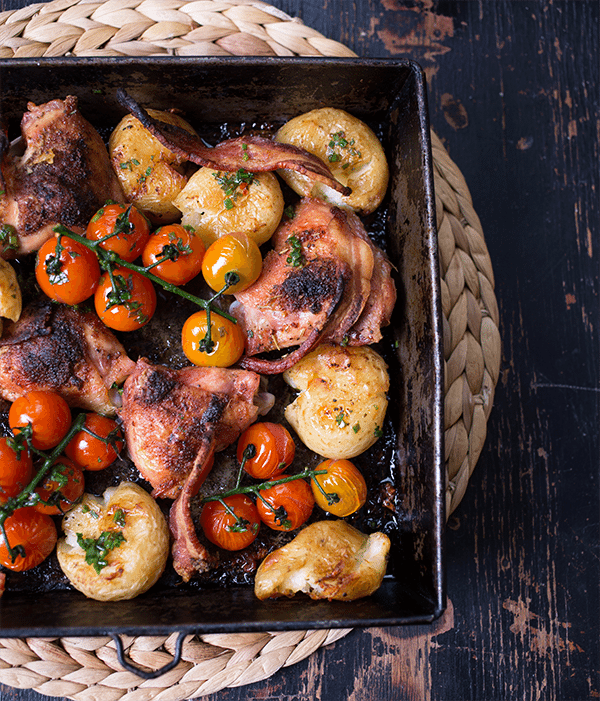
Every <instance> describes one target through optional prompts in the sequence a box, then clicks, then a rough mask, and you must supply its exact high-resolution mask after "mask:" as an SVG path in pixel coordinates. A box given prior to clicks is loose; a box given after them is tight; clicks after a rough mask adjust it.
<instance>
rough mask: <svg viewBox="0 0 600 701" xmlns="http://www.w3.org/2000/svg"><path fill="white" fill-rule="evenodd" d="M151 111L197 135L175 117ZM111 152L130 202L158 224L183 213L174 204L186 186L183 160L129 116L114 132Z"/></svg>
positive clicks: (111, 157)
mask: <svg viewBox="0 0 600 701" xmlns="http://www.w3.org/2000/svg"><path fill="white" fill-rule="evenodd" d="M148 112H149V114H151V116H152V117H154V118H156V119H159V120H160V121H163V122H167V123H170V124H175V125H177V126H180V127H182V128H183V129H186V130H187V131H189V132H191V133H192V134H193V133H195V132H194V130H193V129H192V127H191V126H190V125H189V124H188V123H187V122H186V121H185V120H184V119H182V118H181V117H179V116H178V115H176V114H173V113H171V112H161V111H159V110H148ZM108 150H109V154H110V160H111V163H112V167H113V169H114V171H115V173H116V174H117V177H118V178H119V181H120V183H121V187H122V188H123V192H124V193H125V197H126V198H127V201H128V202H132V203H133V204H135V205H136V207H138V208H139V209H141V210H142V211H143V212H144V214H146V216H147V217H148V218H149V219H150V220H151V221H153V222H154V223H155V224H169V223H171V222H174V221H176V220H177V219H178V218H179V216H180V212H179V210H178V209H177V208H176V207H175V206H174V205H173V204H172V202H173V200H174V199H175V198H176V197H177V195H178V194H179V193H180V192H181V190H182V189H183V188H184V186H185V184H186V183H187V175H186V174H185V170H184V164H183V163H182V161H181V160H180V159H179V158H178V157H177V156H176V155H175V154H174V153H173V152H172V151H170V150H169V149H168V148H166V147H165V146H163V145H162V144H161V143H160V142H159V141H158V139H156V138H155V137H154V136H152V134H150V132H149V131H148V130H147V129H145V128H144V127H143V126H142V125H141V123H140V122H139V121H138V120H137V119H136V118H135V117H133V116H132V115H130V114H129V115H127V116H125V117H123V119H122V120H121V121H120V122H119V124H117V126H116V127H115V129H114V130H113V132H112V134H111V135H110V139H109V142H108Z"/></svg>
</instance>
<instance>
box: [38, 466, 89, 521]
mask: <svg viewBox="0 0 600 701" xmlns="http://www.w3.org/2000/svg"><path fill="white" fill-rule="evenodd" d="M84 487H85V484H84V479H83V470H82V469H81V468H80V467H79V465H76V464H75V463H74V462H72V461H71V460H69V459H68V458H64V457H61V458H58V460H57V461H56V462H55V464H54V465H53V466H52V467H51V468H50V470H49V471H48V473H47V475H46V477H45V478H44V479H43V480H42V482H41V484H40V486H38V487H37V488H36V490H35V491H36V493H37V494H38V495H39V497H40V499H41V500H42V501H41V502H38V503H37V504H35V505H34V507H33V508H34V509H35V510H36V511H39V512H40V513H41V514H48V515H49V516H58V514H64V513H66V512H67V511H68V510H69V509H71V508H72V507H73V505H74V504H75V502H76V501H77V500H78V499H79V498H80V497H81V495H82V494H83V489H84ZM42 502H45V503H42Z"/></svg>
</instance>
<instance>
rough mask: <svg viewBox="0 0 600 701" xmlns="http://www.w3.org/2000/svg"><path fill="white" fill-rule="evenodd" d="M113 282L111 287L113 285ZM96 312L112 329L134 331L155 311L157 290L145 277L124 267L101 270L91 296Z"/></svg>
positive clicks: (148, 319) (145, 322)
mask: <svg viewBox="0 0 600 701" xmlns="http://www.w3.org/2000/svg"><path fill="white" fill-rule="evenodd" d="M113 281H114V286H113ZM94 305H95V307H96V313H97V314H98V316H99V317H100V319H102V321H103V322H104V323H105V324H106V325H107V326H108V327H109V328H111V329H115V331H135V330H136V329H139V328H141V327H142V326H144V324H147V323H148V322H149V321H150V319H151V318H152V315H153V314H154V312H155V311H156V290H155V289H154V285H153V284H152V282H151V281H150V280H148V278H146V277H144V276H143V275H140V273H136V272H135V271H133V270H128V269H127V268H123V267H117V268H115V269H114V270H113V273H112V280H111V276H110V275H109V273H108V272H105V273H103V275H102V277H101V278H100V284H99V285H98V289H97V290H96V294H95V296H94Z"/></svg>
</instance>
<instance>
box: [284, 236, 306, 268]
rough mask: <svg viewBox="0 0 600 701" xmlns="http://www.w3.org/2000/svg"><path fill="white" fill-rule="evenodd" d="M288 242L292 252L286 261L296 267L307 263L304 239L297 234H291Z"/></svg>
mask: <svg viewBox="0 0 600 701" xmlns="http://www.w3.org/2000/svg"><path fill="white" fill-rule="evenodd" d="M287 243H289V245H290V254H289V256H288V257H287V258H286V263H287V264H288V265H291V266H293V267H294V268H302V267H303V266H304V265H305V263H306V259H305V258H304V254H303V253H302V241H300V239H299V238H298V237H297V236H290V237H289V238H288V240H287Z"/></svg>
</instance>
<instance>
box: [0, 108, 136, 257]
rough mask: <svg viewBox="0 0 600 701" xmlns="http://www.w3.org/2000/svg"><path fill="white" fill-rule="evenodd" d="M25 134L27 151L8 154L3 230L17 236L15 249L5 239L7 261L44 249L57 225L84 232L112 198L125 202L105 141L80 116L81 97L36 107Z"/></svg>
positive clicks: (26, 119)
mask: <svg viewBox="0 0 600 701" xmlns="http://www.w3.org/2000/svg"><path fill="white" fill-rule="evenodd" d="M21 133H22V135H23V140H24V142H25V152H24V153H23V154H22V155H17V154H14V153H11V152H5V153H3V154H2V163H1V173H2V179H3V181H4V182H3V187H2V190H3V194H2V195H1V196H0V225H9V226H10V227H12V229H9V231H12V233H16V241H15V242H14V244H13V245H12V246H11V247H6V244H7V243H8V241H7V237H6V235H5V240H4V242H2V243H3V244H4V246H2V245H0V254H1V255H2V257H3V258H13V257H15V256H18V255H23V254H26V253H31V252H32V251H36V250H38V249H39V248H40V246H41V245H42V244H43V243H44V241H46V240H47V239H48V238H50V237H51V236H52V227H53V226H55V225H56V224H64V225H65V226H67V227H69V228H71V229H73V230H74V231H77V232H81V231H83V230H84V229H85V227H86V225H87V223H88V221H89V219H90V218H91V217H92V216H93V214H94V213H95V212H96V211H97V210H98V209H99V208H100V207H101V206H102V205H103V204H104V203H105V202H106V200H107V199H113V200H116V201H118V202H124V201H125V200H124V195H123V191H122V190H121V186H120V184H119V181H118V179H117V177H116V175H115V173H114V172H113V170H112V167H111V165H110V160H109V157H108V152H107V150H106V147H105V145H104V142H103V141H102V139H101V137H100V135H99V134H98V132H97V131H96V130H95V129H94V127H93V126H92V125H91V124H90V123H89V122H88V121H87V120H86V119H84V118H83V117H82V115H81V114H80V112H79V111H78V109H77V98H76V97H73V96H69V97H67V98H66V99H65V100H51V101H50V102H46V103H45V104H42V105H35V104H33V103H32V102H30V103H29V104H28V112H26V113H25V114H24V115H23V119H22V121H21ZM3 143H4V146H5V151H6V145H7V144H6V140H4V142H3ZM4 231H5V232H6V229H4ZM15 246H16V247H15ZM3 249H4V250H3Z"/></svg>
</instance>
